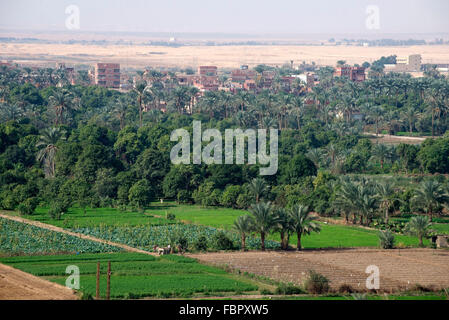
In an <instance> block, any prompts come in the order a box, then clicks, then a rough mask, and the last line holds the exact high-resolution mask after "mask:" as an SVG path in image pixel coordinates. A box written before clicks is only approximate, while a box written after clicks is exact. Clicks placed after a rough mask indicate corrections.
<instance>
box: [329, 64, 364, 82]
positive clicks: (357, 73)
mask: <svg viewBox="0 0 449 320" xmlns="http://www.w3.org/2000/svg"><path fill="white" fill-rule="evenodd" d="M334 76H336V77H347V78H349V80H351V81H355V82H363V81H365V68H363V67H351V66H339V67H337V68H336V69H335V73H334Z"/></svg>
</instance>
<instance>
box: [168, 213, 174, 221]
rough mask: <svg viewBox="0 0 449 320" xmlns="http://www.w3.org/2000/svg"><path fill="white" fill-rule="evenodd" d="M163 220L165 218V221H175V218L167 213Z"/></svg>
mask: <svg viewBox="0 0 449 320" xmlns="http://www.w3.org/2000/svg"><path fill="white" fill-rule="evenodd" d="M165 218H166V219H167V220H175V219H176V216H175V214H174V213H167V214H166V215H165Z"/></svg>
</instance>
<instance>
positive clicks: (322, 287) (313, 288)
mask: <svg viewBox="0 0 449 320" xmlns="http://www.w3.org/2000/svg"><path fill="white" fill-rule="evenodd" d="M304 288H305V289H306V290H307V292H309V293H312V294H322V293H327V292H329V289H330V287H329V279H327V278H326V277H325V276H323V275H322V274H320V273H318V272H315V271H313V270H310V271H309V274H308V276H307V279H306V281H305V283H304Z"/></svg>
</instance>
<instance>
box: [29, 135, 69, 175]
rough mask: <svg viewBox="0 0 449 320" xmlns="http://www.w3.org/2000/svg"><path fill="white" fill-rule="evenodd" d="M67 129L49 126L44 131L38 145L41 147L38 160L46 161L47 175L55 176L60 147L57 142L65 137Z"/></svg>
mask: <svg viewBox="0 0 449 320" xmlns="http://www.w3.org/2000/svg"><path fill="white" fill-rule="evenodd" d="M64 134H65V131H64V130H61V129H59V128H48V129H47V130H44V131H43V132H42V135H41V136H40V138H39V141H38V143H37V144H36V147H37V148H38V149H39V151H38V153H37V160H38V161H39V162H42V163H44V167H45V175H46V177H51V178H53V177H54V176H55V173H56V169H55V162H56V161H55V159H56V153H57V152H58V150H59V148H58V146H57V143H58V142H59V141H60V140H64V139H65V136H64Z"/></svg>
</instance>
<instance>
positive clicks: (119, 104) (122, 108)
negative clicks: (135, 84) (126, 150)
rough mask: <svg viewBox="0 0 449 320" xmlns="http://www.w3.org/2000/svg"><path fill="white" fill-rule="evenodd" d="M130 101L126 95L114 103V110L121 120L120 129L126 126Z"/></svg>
mask: <svg viewBox="0 0 449 320" xmlns="http://www.w3.org/2000/svg"><path fill="white" fill-rule="evenodd" d="M128 106H129V101H128V100H127V99H126V98H125V97H120V98H119V99H117V101H116V103H115V105H114V111H115V114H116V116H117V118H118V119H119V121H120V130H121V129H123V128H124V127H125V117H126V113H127V111H128Z"/></svg>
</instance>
